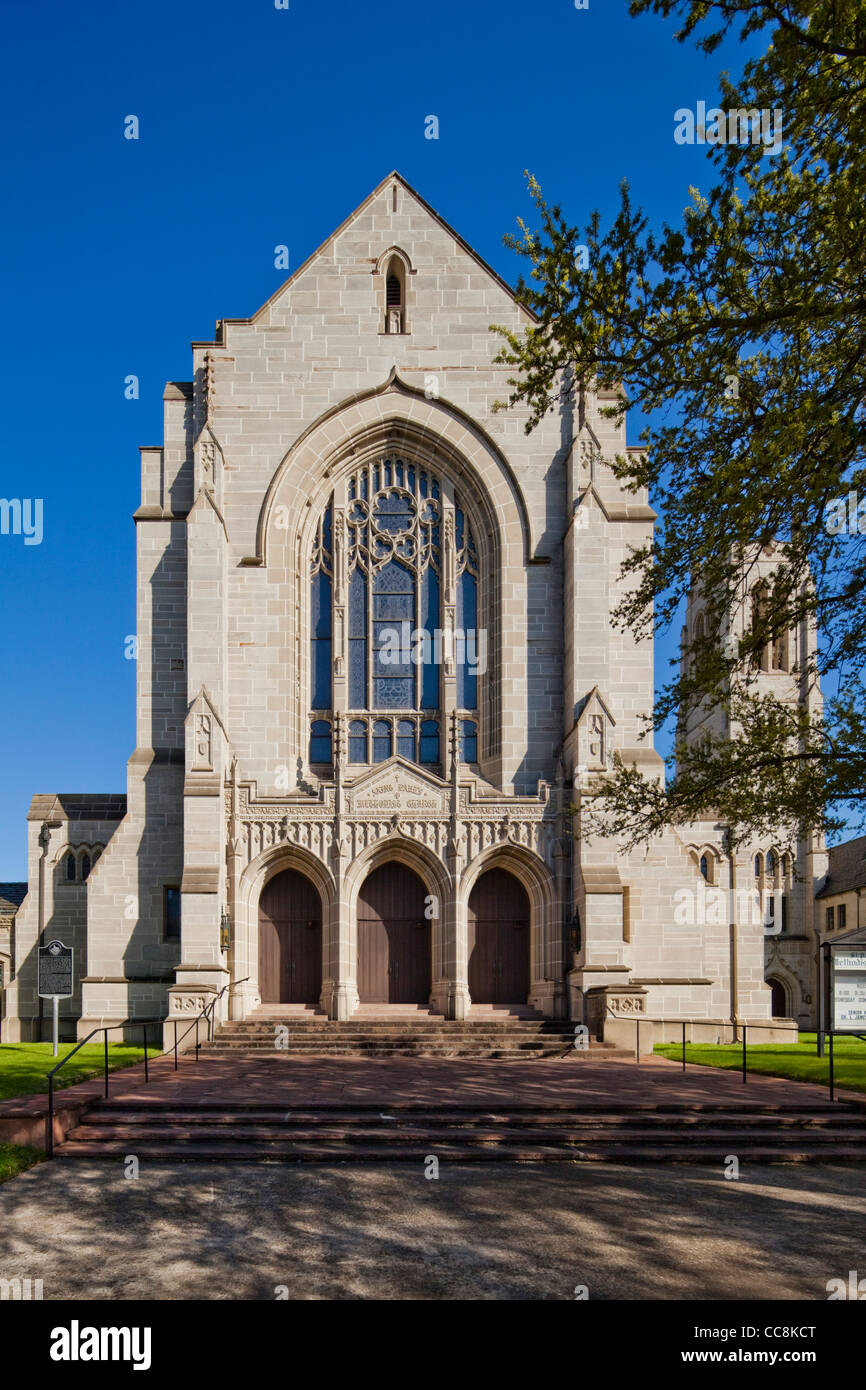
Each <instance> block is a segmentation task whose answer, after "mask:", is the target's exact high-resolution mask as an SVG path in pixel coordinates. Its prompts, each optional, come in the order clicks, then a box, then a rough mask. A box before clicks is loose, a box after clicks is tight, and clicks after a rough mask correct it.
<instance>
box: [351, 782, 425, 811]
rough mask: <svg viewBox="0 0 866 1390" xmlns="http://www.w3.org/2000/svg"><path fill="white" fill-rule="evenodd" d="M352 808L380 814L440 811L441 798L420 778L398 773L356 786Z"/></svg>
mask: <svg viewBox="0 0 866 1390" xmlns="http://www.w3.org/2000/svg"><path fill="white" fill-rule="evenodd" d="M355 811H356V812H357V813H358V814H359V815H369V814H371V813H372V814H373V815H377V816H378V815H383V814H385V813H389V814H390V813H391V812H394V811H402V812H405V814H407V815H408V814H410V813H412V812H414V813H416V814H417V813H419V812H421V813H424V812H429V813H433V814H436V813H441V811H442V802H441V799H440V798H439V797H438V796H437V795H436V793H435V792H434V791H433V790H432V788H430V787H425V786H424V784H423V782H416V781H415V779H414V778H412V777H408V776H405V775H403V774H400V773H395V774H392V776H390V777H387V778H383V780H382V781H380V782H374V783H373V784H372V785H370V786H367V787H359V789H358V792H357V795H356V798H355Z"/></svg>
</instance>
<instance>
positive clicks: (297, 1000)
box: [259, 869, 322, 1004]
mask: <svg viewBox="0 0 866 1390" xmlns="http://www.w3.org/2000/svg"><path fill="white" fill-rule="evenodd" d="M321 990H322V900H321V898H320V897H319V894H318V891H317V889H316V888H315V887H314V886H313V884H312V883H311V882H310V880H309V879H308V878H305V877H304V875H303V874H299V873H297V872H296V870H294V869H286V870H285V872H283V873H281V874H277V876H276V877H275V878H272V879H271V880H270V882H269V883H266V884H265V886H264V888H263V889H262V895H261V897H260V898H259V993H260V994H261V997H262V1003H263V1004H318V1002H319V995H320V993H321Z"/></svg>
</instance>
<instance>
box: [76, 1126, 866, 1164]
mask: <svg viewBox="0 0 866 1390" xmlns="http://www.w3.org/2000/svg"><path fill="white" fill-rule="evenodd" d="M798 1134H799V1137H800V1138H801V1139H802V1138H803V1137H804V1136H803V1135H802V1131H798ZM133 1139H134V1142H135V1143H136V1144H138V1143H142V1142H144V1143H147V1142H148V1141H154V1140H155V1141H160V1142H168V1143H172V1144H175V1143H190V1142H192V1143H203V1144H205V1143H206V1144H217V1145H225V1144H229V1145H230V1144H233V1143H235V1142H238V1143H241V1142H247V1141H248V1142H251V1143H258V1142H260V1141H264V1142H265V1143H267V1144H269V1145H277V1146H279V1147H282V1148H285V1147H287V1146H292V1147H294V1145H296V1144H305V1143H319V1142H324V1141H334V1142H343V1141H349V1142H350V1143H352V1144H361V1145H362V1146H367V1147H368V1146H370V1145H373V1144H379V1143H389V1144H392V1145H397V1144H414V1143H419V1144H427V1145H430V1144H437V1145H438V1144H471V1145H476V1144H505V1143H523V1142H530V1141H540V1142H544V1143H551V1142H554V1141H555V1142H556V1143H557V1144H566V1145H578V1146H586V1145H589V1146H590V1147H597V1146H598V1145H602V1144H603V1145H606V1146H610V1147H617V1148H621V1147H622V1146H623V1145H632V1144H643V1143H653V1144H657V1145H659V1146H662V1147H664V1148H670V1147H677V1146H681V1145H682V1144H683V1142H684V1140H685V1142H688V1143H689V1144H695V1145H696V1146H697V1147H699V1148H703V1149H706V1148H709V1147H713V1148H715V1149H716V1150H718V1151H720V1152H728V1153H730V1152H731V1145H739V1143H740V1141H741V1139H742V1131H741V1129H740V1128H739V1127H738V1126H727V1127H723V1126H714V1127H708V1128H706V1129H702V1130H700V1131H698V1132H697V1133H695V1134H694V1136H692V1135H689V1136H687V1137H686V1136H684V1135H683V1132H682V1130H681V1129H680V1127H679V1126H672V1127H669V1128H666V1129H660V1128H659V1127H658V1126H656V1127H653V1126H648V1125H640V1126H635V1127H634V1128H632V1129H629V1130H628V1131H627V1132H625V1131H621V1130H620V1131H617V1130H611V1129H605V1128H603V1127H601V1126H598V1125H586V1126H582V1125H577V1126H575V1125H568V1126H565V1125H563V1126H561V1127H559V1128H557V1129H556V1130H555V1131H554V1130H552V1129H551V1128H550V1127H548V1126H544V1125H532V1124H523V1125H508V1126H505V1125H503V1126H500V1127H496V1126H491V1125H490V1124H486V1125H485V1124H483V1123H480V1122H476V1123H474V1124H457V1125H435V1126H431V1125H428V1124H425V1123H424V1122H423V1119H420V1120H419V1121H418V1122H416V1123H414V1124H412V1123H407V1122H404V1123H396V1122H393V1121H391V1120H385V1119H383V1120H382V1121H380V1123H379V1124H378V1125H371V1124H369V1123H367V1124H340V1123H335V1122H332V1123H330V1124H326V1123H317V1124H314V1125H298V1124H287V1125H282V1126H281V1125H277V1124H250V1123H244V1124H235V1125H233V1126H220V1125H218V1124H211V1123H203V1122H201V1121H197V1120H196V1119H195V1118H193V1119H192V1120H191V1121H190V1122H189V1123H187V1124H181V1123H178V1122H177V1121H174V1122H172V1123H171V1124H153V1123H151V1124H136V1125H128V1124H122V1123H116V1124H90V1125H79V1126H77V1127H76V1128H75V1129H74V1130H72V1132H71V1133H70V1134H69V1135H68V1136H67V1141H66V1142H68V1143H78V1142H86V1143H95V1142H112V1141H114V1140H117V1141H119V1142H126V1143H130V1142H132V1141H133ZM791 1140H792V1136H791V1135H790V1134H789V1133H786V1132H784V1131H780V1130H777V1129H775V1128H773V1127H772V1126H768V1125H766V1124H765V1125H763V1126H761V1127H760V1128H755V1129H752V1130H750V1131H749V1139H748V1142H749V1144H750V1145H751V1146H754V1145H755V1144H760V1145H761V1146H766V1147H767V1148H773V1149H779V1148H787V1147H789V1146H790V1143H791ZM795 1142H796V1138H795ZM845 1143H849V1144H859V1146H860V1151H861V1156H862V1157H864V1158H866V1137H864V1136H862V1135H857V1134H852V1133H850V1132H849V1131H847V1130H845V1129H844V1128H842V1129H828V1130H812V1131H810V1132H809V1134H808V1144H809V1147H811V1148H815V1149H818V1148H825V1147H826V1146H827V1145H829V1144H834V1145H838V1144H845Z"/></svg>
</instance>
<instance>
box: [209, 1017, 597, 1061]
mask: <svg viewBox="0 0 866 1390" xmlns="http://www.w3.org/2000/svg"><path fill="white" fill-rule="evenodd" d="M274 1050H277V1051H279V1052H282V1053H284V1054H287V1055H289V1056H304V1055H306V1056H319V1057H472V1058H476V1059H484V1058H489V1059H495V1060H498V1061H507V1060H509V1059H512V1060H519V1059H530V1058H534V1057H548V1058H550V1057H561V1056H562V1055H563V1054H565V1053H568V1052H569V1051H574V1024H573V1023H569V1022H568V1021H567V1020H560V1019H550V1018H544V1017H543V1015H542V1014H540V1013H537V1012H536V1011H535V1010H534V1009H530V1008H524V1009H516V1008H515V1009H512V1010H508V1009H505V1008H503V1009H497V1008H495V1007H493V1006H491V1007H489V1008H488V1007H485V1006H483V1005H482V1006H480V1007H479V1006H477V1005H476V1006H473V1009H472V1011H471V1012H470V1017H469V1018H468V1019H466V1020H464V1021H461V1022H456V1021H454V1020H451V1019H444V1018H442V1016H441V1015H440V1014H434V1013H433V1012H432V1011H431V1010H430V1009H426V1008H423V1007H421V1006H417V1007H416V1006H414V1005H412V1006H410V1005H406V1006H400V1005H390V1006H385V1007H382V1008H376V1007H375V1006H364V1005H362V1006H361V1008H360V1009H359V1010H358V1012H357V1013H356V1014H355V1016H354V1017H353V1018H350V1019H347V1020H346V1021H345V1022H339V1023H338V1022H334V1021H332V1020H331V1019H329V1018H327V1016H326V1015H325V1014H322V1013H319V1012H318V1011H316V1010H313V1009H310V1010H308V1011H306V1012H301V1011H296V1012H290V1011H288V1010H283V1011H278V1010H272V1011H269V1010H267V1009H262V1010H259V1011H257V1012H256V1013H254V1014H252V1015H251V1016H250V1017H249V1018H246V1019H244V1021H243V1022H242V1023H224V1024H223V1025H222V1027H221V1028H220V1029H219V1030H218V1032H217V1035H216V1037H215V1039H214V1041H213V1042H212V1043H209V1044H207V1047H206V1051H207V1052H208V1053H223V1052H228V1051H233V1052H242V1053H249V1052H273V1051H274ZM590 1051H591V1053H592V1056H593V1057H594V1058H599V1057H603V1056H611V1057H616V1056H620V1055H622V1054H620V1053H619V1052H618V1051H617V1049H616V1048H613V1047H610V1046H605V1045H604V1044H601V1043H596V1042H593V1043H592V1046H591V1049H590Z"/></svg>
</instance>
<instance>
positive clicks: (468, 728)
mask: <svg viewBox="0 0 866 1390" xmlns="http://www.w3.org/2000/svg"><path fill="white" fill-rule="evenodd" d="M460 761H461V763H477V762H478V725H477V724H476V723H474V722H473V721H472V720H471V719H464V720H462V721H461V724H460Z"/></svg>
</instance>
